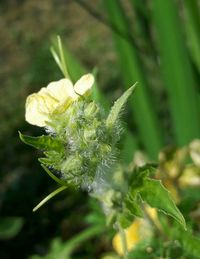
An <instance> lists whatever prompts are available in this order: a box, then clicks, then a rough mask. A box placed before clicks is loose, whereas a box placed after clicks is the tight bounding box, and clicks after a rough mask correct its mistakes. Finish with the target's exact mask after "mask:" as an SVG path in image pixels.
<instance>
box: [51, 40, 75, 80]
mask: <svg viewBox="0 0 200 259" xmlns="http://www.w3.org/2000/svg"><path fill="white" fill-rule="evenodd" d="M50 50H51V53H52V55H53V57H54V59H55V61H56V63H57V65H58V66H59V68H60V70H61V71H62V73H63V75H64V76H65V77H66V78H70V77H69V73H68V70H67V62H66V59H65V57H64V49H63V45H62V41H61V38H60V36H57V40H56V41H54V44H53V46H51V48H50Z"/></svg>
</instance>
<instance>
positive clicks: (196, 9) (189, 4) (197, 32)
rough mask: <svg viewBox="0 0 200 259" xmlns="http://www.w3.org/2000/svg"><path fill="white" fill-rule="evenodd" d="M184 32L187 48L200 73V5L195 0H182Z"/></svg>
mask: <svg viewBox="0 0 200 259" xmlns="http://www.w3.org/2000/svg"><path fill="white" fill-rule="evenodd" d="M184 12H185V16H186V17H185V18H186V22H185V23H184V25H185V27H186V33H187V36H188V45H189V50H190V51H191V56H192V58H193V61H194V63H195V64H196V66H197V69H198V71H199V73H200V5H199V3H198V1H195V0H184Z"/></svg>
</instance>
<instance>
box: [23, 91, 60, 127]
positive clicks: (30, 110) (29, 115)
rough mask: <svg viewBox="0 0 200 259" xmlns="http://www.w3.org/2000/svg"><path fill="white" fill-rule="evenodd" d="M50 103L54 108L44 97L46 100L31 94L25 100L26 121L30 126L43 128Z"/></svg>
mask: <svg viewBox="0 0 200 259" xmlns="http://www.w3.org/2000/svg"><path fill="white" fill-rule="evenodd" d="M50 103H52V104H53V106H55V103H54V102H53V101H52V100H51V98H49V97H48V96H46V98H45V97H44V96H42V95H39V94H31V95H29V96H28V98H27V99H26V114H25V118H26V121H27V122H29V123H30V124H33V125H36V126H39V127H44V126H45V125H46V123H45V122H46V121H48V114H49V112H50V110H49V109H50V107H51V105H50Z"/></svg>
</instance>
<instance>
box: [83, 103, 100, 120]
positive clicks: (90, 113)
mask: <svg viewBox="0 0 200 259" xmlns="http://www.w3.org/2000/svg"><path fill="white" fill-rule="evenodd" d="M98 112H99V107H98V106H97V105H96V104H95V102H91V103H89V104H88V105H87V106H86V108H85V110H84V113H85V116H86V117H95V116H96V114H97V113H98Z"/></svg>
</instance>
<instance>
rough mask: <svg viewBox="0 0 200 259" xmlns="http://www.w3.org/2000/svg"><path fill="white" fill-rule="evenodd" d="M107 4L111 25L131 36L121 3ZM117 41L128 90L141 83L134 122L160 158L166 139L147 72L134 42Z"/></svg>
mask: <svg viewBox="0 0 200 259" xmlns="http://www.w3.org/2000/svg"><path fill="white" fill-rule="evenodd" d="M104 4H105V7H106V10H107V13H108V18H109V20H110V22H111V24H112V25H114V26H115V27H117V28H118V30H120V31H122V32H123V34H125V35H128V34H129V29H128V23H127V21H126V17H125V14H124V11H123V9H122V6H121V5H120V2H119V1H118V0H104ZM113 33H114V32H113ZM114 39H115V43H116V48H117V52H118V56H119V61H120V63H121V69H122V75H123V78H124V84H125V86H126V87H127V88H128V87H129V86H130V85H132V84H133V82H135V81H138V84H139V87H138V90H137V92H136V93H135V94H134V97H133V98H131V100H132V102H131V107H132V110H133V111H134V118H135V120H136V123H137V125H138V128H139V134H140V136H141V139H142V143H143V144H144V146H145V148H146V151H147V152H148V154H149V156H150V157H151V158H157V154H158V152H159V150H160V149H161V147H162V146H163V138H162V133H161V130H160V126H159V123H158V120H157V116H156V113H155V110H154V106H153V102H152V99H151V95H150V93H149V89H148V84H147V81H146V79H145V71H144V70H143V67H142V64H141V61H140V58H139V56H138V53H137V51H136V49H135V48H134V46H133V45H132V44H131V43H130V41H127V40H125V39H124V38H121V37H120V36H119V35H117V34H115V33H114Z"/></svg>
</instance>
